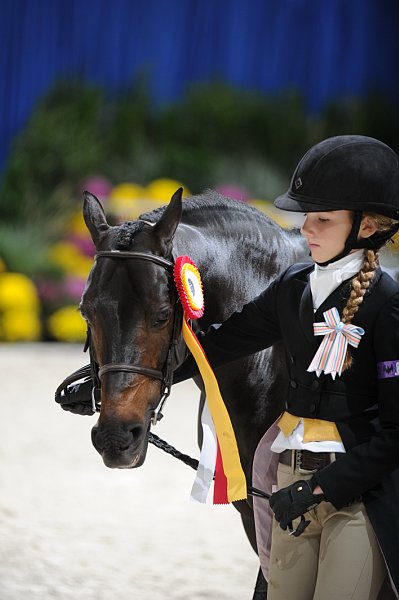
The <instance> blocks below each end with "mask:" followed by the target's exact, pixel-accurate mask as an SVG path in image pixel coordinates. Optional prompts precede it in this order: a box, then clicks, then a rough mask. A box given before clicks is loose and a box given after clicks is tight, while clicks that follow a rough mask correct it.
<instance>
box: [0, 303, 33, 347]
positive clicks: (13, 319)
mask: <svg viewBox="0 0 399 600" xmlns="http://www.w3.org/2000/svg"><path fill="white" fill-rule="evenodd" d="M0 335H1V339H2V340H3V341H5V342H35V341H37V340H39V339H40V336H41V325H40V319H39V316H38V313H37V312H36V311H34V310H29V309H12V310H6V311H5V312H4V313H3V315H2V316H1V318H0Z"/></svg>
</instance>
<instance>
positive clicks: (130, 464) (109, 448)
mask: <svg viewBox="0 0 399 600" xmlns="http://www.w3.org/2000/svg"><path fill="white" fill-rule="evenodd" d="M146 433H147V428H146V427H144V426H143V425H141V424H138V423H135V424H131V425H129V426H128V425H124V426H123V425H118V426H117V425H113V424H108V425H102V424H100V423H97V424H96V425H95V426H94V427H93V429H92V431H91V440H92V443H93V446H94V447H95V449H96V450H97V452H99V453H100V454H101V456H102V459H103V461H104V464H105V465H106V466H107V467H110V468H111V469H132V468H135V467H139V466H141V465H142V464H143V462H144V459H145V455H146V452H147V439H148V435H146Z"/></svg>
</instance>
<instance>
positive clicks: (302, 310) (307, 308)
mask: <svg viewBox="0 0 399 600" xmlns="http://www.w3.org/2000/svg"><path fill="white" fill-rule="evenodd" d="M299 320H300V323H301V326H302V329H303V332H304V334H305V336H306V338H307V339H308V340H313V339H314V337H313V323H314V312H313V299H312V292H311V290H310V283H309V274H308V276H307V282H306V285H305V287H304V289H303V292H302V296H301V299H300V302H299Z"/></svg>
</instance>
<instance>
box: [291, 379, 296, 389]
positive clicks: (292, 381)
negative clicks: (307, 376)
mask: <svg viewBox="0 0 399 600" xmlns="http://www.w3.org/2000/svg"><path fill="white" fill-rule="evenodd" d="M290 386H291V387H292V388H294V389H295V388H297V387H298V384H297V382H296V381H294V380H293V379H291V381H290Z"/></svg>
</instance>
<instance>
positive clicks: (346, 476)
mask: <svg viewBox="0 0 399 600" xmlns="http://www.w3.org/2000/svg"><path fill="white" fill-rule="evenodd" d="M373 343H374V353H375V359H376V375H375V376H376V377H377V378H378V398H377V399H376V400H378V410H379V416H380V423H381V429H380V431H378V433H376V434H374V435H373V436H372V437H371V438H370V439H369V440H368V441H367V442H365V443H362V444H359V445H358V446H355V447H354V448H351V449H350V450H349V451H348V452H347V453H346V454H345V455H344V456H342V457H341V458H340V459H339V460H337V461H335V462H334V463H332V464H331V465H329V466H328V467H326V468H325V469H322V470H321V471H319V472H318V473H316V475H315V478H316V480H317V482H318V483H319V485H320V486H321V487H322V489H323V491H324V494H325V496H326V498H327V500H329V501H330V502H332V503H333V504H334V506H335V507H336V508H338V509H339V508H342V507H343V506H345V504H348V502H350V501H352V500H353V499H354V498H356V497H357V496H360V495H361V494H363V493H364V492H366V491H368V490H370V489H371V488H373V487H375V486H376V485H378V484H379V483H380V482H381V481H382V479H383V478H384V477H385V476H386V475H387V474H388V473H390V472H391V471H393V470H394V469H395V468H397V467H399V294H395V295H394V296H393V297H391V298H390V299H389V301H388V302H387V303H386V304H385V306H384V307H383V309H382V310H381V312H380V314H379V316H378V318H377V320H376V324H375V330H374V338H373ZM384 365H387V366H389V367H388V371H387V372H384ZM391 365H393V367H391ZM365 376H366V374H365Z"/></svg>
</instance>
